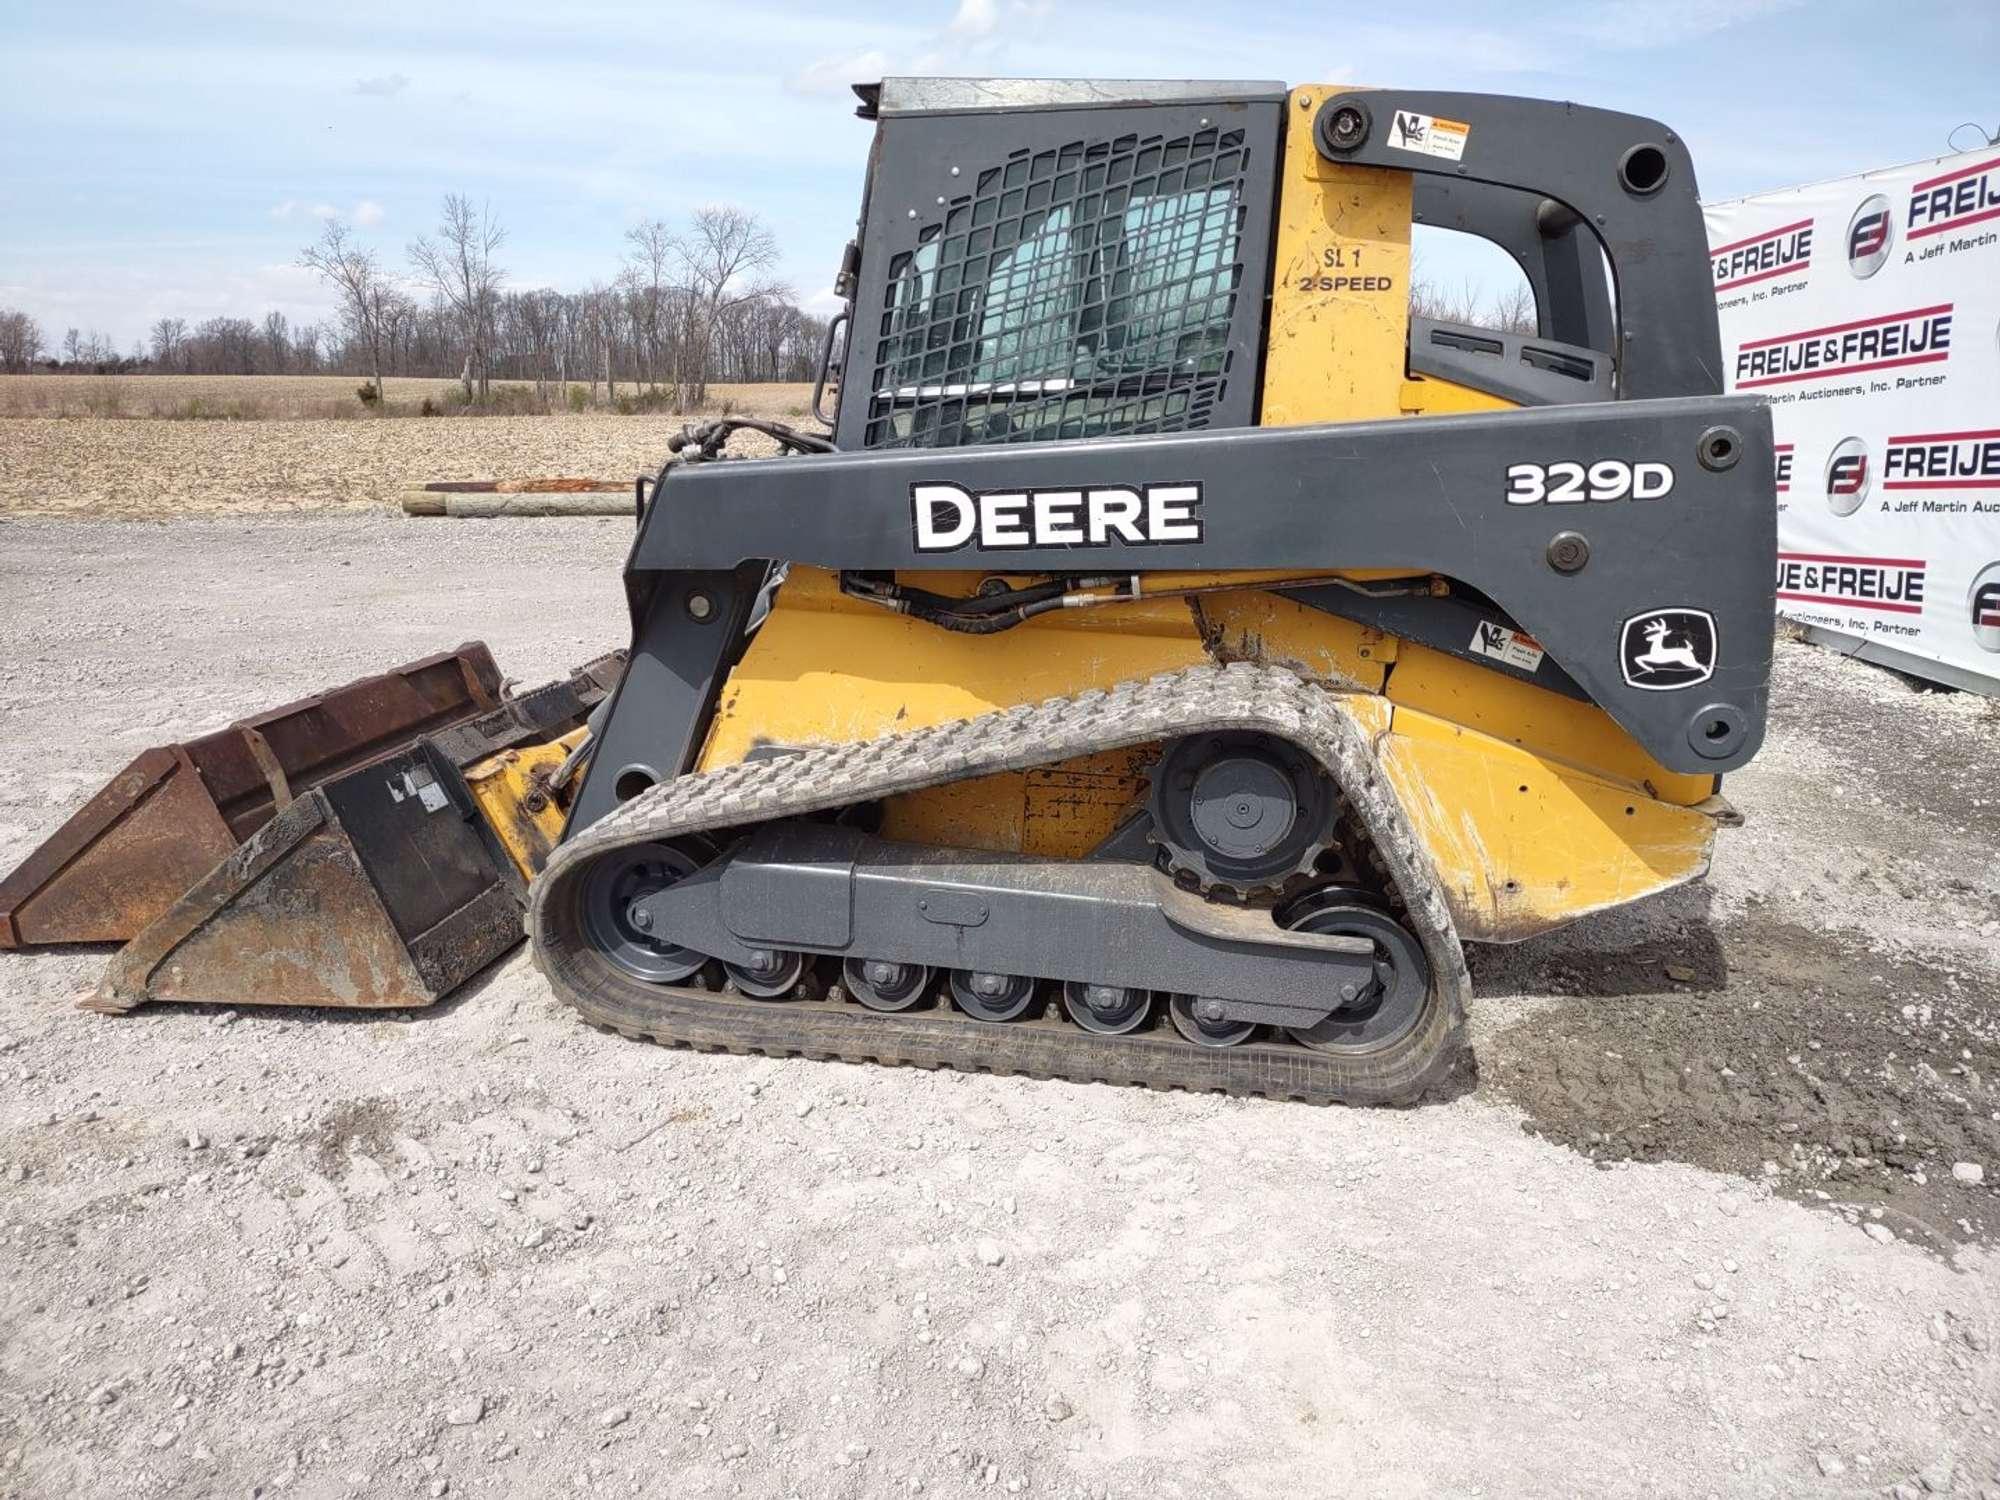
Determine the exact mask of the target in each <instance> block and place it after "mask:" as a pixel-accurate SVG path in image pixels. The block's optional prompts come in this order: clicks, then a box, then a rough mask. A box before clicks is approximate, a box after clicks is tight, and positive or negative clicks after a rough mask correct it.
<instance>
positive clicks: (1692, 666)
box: [1618, 609, 1715, 693]
mask: <svg viewBox="0 0 2000 1500" xmlns="http://www.w3.org/2000/svg"><path fill="white" fill-rule="evenodd" d="M1618 658H1619V664H1620V666H1621V667H1622V668H1623V670H1624V673H1625V685H1626V686H1627V687H1635V688H1642V689H1644V690H1645V691H1647V692H1653V693H1667V692H1672V691H1673V690H1675V689H1676V688H1687V687H1693V686H1694V685H1695V684H1696V683H1698V682H1706V681H1708V679H1709V678H1711V677H1713V676H1714V675H1715V616H1714V615H1712V614H1710V613H1709V612H1708V611H1707V610H1705V609H1649V610H1647V611H1646V612H1645V613H1644V614H1642V615H1634V616H1632V618H1631V619H1629V620H1627V621H1626V622H1625V628H1624V631H1623V632H1622V633H1621V634H1620V636H1619V643H1618Z"/></svg>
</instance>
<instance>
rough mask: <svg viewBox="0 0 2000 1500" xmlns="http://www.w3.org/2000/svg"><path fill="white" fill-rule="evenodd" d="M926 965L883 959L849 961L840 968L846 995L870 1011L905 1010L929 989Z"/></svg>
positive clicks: (927, 967)
mask: <svg viewBox="0 0 2000 1500" xmlns="http://www.w3.org/2000/svg"><path fill="white" fill-rule="evenodd" d="M932 972H933V971H932V969H931V967H930V965H929V964H906V963H897V962H896V961H894V960H892V959H887V958H850V959H848V960H847V962H846V963H844V964H842V965H841V966H840V973H841V977H842V978H843V979H844V980H846V982H847V993H848V994H850V995H852V996H853V997H854V998H855V999H856V1000H859V1001H860V1002H861V1003H862V1004H863V1005H865V1006H867V1007H868V1008H869V1009H870V1010H881V1011H897V1010H908V1009H909V1008H910V1007H911V1006H913V1005H915V1004H916V1003H917V1002H918V1001H919V1000H921V999H923V998H924V994H925V992H926V991H927V990H929V989H930V987H931V974H932Z"/></svg>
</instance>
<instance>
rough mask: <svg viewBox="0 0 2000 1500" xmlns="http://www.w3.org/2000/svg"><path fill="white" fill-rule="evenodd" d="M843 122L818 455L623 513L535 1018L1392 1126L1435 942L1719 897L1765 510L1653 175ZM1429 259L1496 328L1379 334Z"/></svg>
mask: <svg viewBox="0 0 2000 1500" xmlns="http://www.w3.org/2000/svg"><path fill="white" fill-rule="evenodd" d="M859 92H860V94H861V97H862V100H863V105H862V110H861V113H862V115H863V116H864V117H865V118H868V119H872V120H874V121H875V141H874V148H873V151H872V154H871V157H870V164H869V173H868V182H867V189H866V196H865V199H864V206H863V211H862V215H861V226H860V234H859V236H858V237H857V239H856V241H855V243H854V244H853V245H851V246H850V247H849V251H848V255H847V258H846V262H845V265H844V267H843V270H842V273H841V277H840V283H839V290H840V292H841V294H842V295H843V296H844V297H845V298H846V299H847V301H848V313H847V314H846V315H845V316H844V318H843V319H842V320H841V322H840V324H839V325H837V328H839V329H842V330H844V337H841V338H837V339H836V343H837V344H838V346H839V348H840V350H841V351H843V352H841V353H840V356H839V358H838V359H837V360H832V361H830V363H836V364H837V365H838V380H837V406H836V409H835V410H834V412H833V413H832V414H831V415H829V416H827V417H826V418H824V420H826V421H827V422H828V423H829V425H830V428H831V432H830V435H829V436H828V437H826V438H820V437H816V436H809V435H806V434H803V433H797V432H792V431H789V430H783V429H780V430H779V436H780V438H781V441H783V442H784V443H785V444H786V446H787V447H788V449H789V450H790V451H788V453H787V455H786V456H783V457H780V458H776V459H772V460H769V461H763V462H755V463H736V462H716V461H713V460H714V459H716V458H718V457H720V456H722V451H723V445H724V444H725V443H726V441H727V439H728V436H729V433H730V431H731V430H732V429H733V428H734V427H735V426H738V425H741V424H740V423H735V422H732V421H730V420H727V419H725V420H724V421H722V422H719V423H715V424H711V425H710V426H708V427H707V428H704V429H700V430H698V431H694V432H691V433H689V434H686V435H684V440H683V441H682V443H681V449H680V453H679V455H678V461H677V462H675V463H674V464H673V465H672V466H671V467H670V468H669V469H668V470H667V471H665V472H664V473H663V475H662V477H661V479H660V480H659V482H658V483H657V484H656V485H655V486H654V488H653V491H652V495H651V499H650V502H649V503H648V504H647V505H646V507H645V510H644V514H643V516H642V519H641V522H640V527H639V533H638V537H637V540H636V542H635V543H634V546H633V549H632V553H631V556H630V560H629V562H628V565H627V570H626V582H627V590H628V594H629V598H630V604H631V613H632V625H633V631H632V643H631V650H630V656H629V661H628V663H627V664H626V666H625V669H624V672H623V675H622V677H621V679H620V680H619V683H618V686H617V688H616V690H615V693H614V695H613V696H612V698H611V700H610V702H609V705H608V712H605V711H600V713H599V715H598V716H597V720H598V722H597V725H596V728H597V732H596V734H595V736H594V738H593V740H592V741H591V746H590V750H589V761H588V766H587V769H585V770H584V772H583V775H582V779H581V783H580V786H579V787H578V788H577V789H576V790H575V793H574V802H573V805H571V806H570V808H569V812H568V822H567V827H566V830H565V833H564V836H563V841H562V842H561V844H560V845H559V846H558V847H557V848H556V849H555V851H554V853H553V854H552V855H551V856H550V857H549V858H548V861H547V864H546V867H545V868H544V869H543V870H542V871H541V873H540V875H539V876H538V877H537V878H536V879H535V881H534V883H533V885H532V887H531V889H530V892H529V896H528V929H529V935H530V937H531V939H532V941H533V944H534V951H535V958H536V961H537V963H538V964H539V965H540V967H541V969H542V971H543V972H544V973H545V974H546V975H547V976H548V978H549V981H550V982H551V983H552V984H553V986H554V987H555V989H556V991H557V993H558V994H559V995H560V996H561V997H562V998H563V999H564V1000H566V1001H568V1002H569V1003H570V1004H572V1005H574V1006H575V1007H576V1008H577V1009H578V1010H579V1011H580V1012H582V1014H583V1015H584V1016H585V1017H586V1018H587V1019H589V1020H590V1021H593V1022H596V1023H599V1024H601V1025H604V1026H608V1027H612V1028H615V1029H617V1030H619V1031H622V1032H625V1033H628V1034H632V1035H643V1036H649V1037H653V1038H656V1039H659V1040H661V1041H667V1042H675V1043H683V1044H688V1045H692V1046H695V1047H699V1048H716V1049H723V1048H726V1049H729V1050H732V1051H741V1050H756V1051H762V1052H768V1053H775V1054H786V1053H792V1054H804V1055H808V1056H814V1057H843V1058H849V1059H866V1060H877V1061H883V1062H895V1063H912V1064H916V1065H919V1066H926V1067H930V1066H939V1065H943V1066H950V1067H958V1068H968V1069H982V1070H988V1069H990V1070H995V1071H1007V1072H1020V1073H1026V1074H1031V1075H1035V1076H1059V1077H1066V1078H1074V1079H1085V1080H1089V1079H1101V1080H1112V1081H1119V1082H1132V1083H1146V1084H1154V1085H1179V1086H1187V1087H1194V1088H1223V1089H1228V1090H1231V1091H1236V1092H1249V1093H1262V1094H1270V1095H1276V1096H1283V1097H1291V1098H1299V1099H1309V1100H1349V1101H1398V1100H1408V1099H1411V1098H1414V1097H1416V1096H1418V1095H1420V1094H1422V1093H1423V1092H1424V1091H1425V1090H1426V1089H1428V1088H1430V1087H1431V1086H1433V1085H1434V1084H1435V1083H1436V1082H1438V1081H1439V1080H1440V1079H1442V1078H1444V1077H1445V1076H1446V1075H1447V1074H1448V1073H1449V1072H1450V1070H1451V1069H1452V1067H1453V1065H1454V1062H1455V1060H1456V1058H1457V1056H1458V1053H1459V1049H1460V1044H1461V1043H1460V1036H1461V1029H1462V1021H1463V1014H1464V1007H1465V1002H1466V994H1467V988H1468V983H1467V977H1466V970H1465V966H1464V962H1463V958H1462V956H1461V951H1460V944H1461V942H1462V941H1468V940H1470V941H1479V942H1506V941H1511V940H1515V939H1519V938H1523V937H1526V936H1529V935H1531V934H1534V933H1538V932H1542V931H1545V930H1547V929H1548V928H1551V927H1553V926H1556V925H1558V924H1560V923H1563V922H1566V921H1569V920H1571V919H1573V918H1575V917H1577V916H1580V915H1582V914H1583V913H1586V912H1590V911H1594V910H1598V909H1601V908H1604V907H1607V906H1612V905H1616V904H1620V903H1624V902H1629V901H1632V900H1635V899H1637V898H1639V897H1642V896H1645V895H1648V894H1651V893H1653V892H1657V891H1660V890H1663V889H1666V888H1668V887H1670V886H1674V885H1677V884H1679V883H1682V882H1684V881H1687V880H1690V879H1693V878H1696V877H1697V876H1699V875H1700V874H1701V873H1702V872H1703V871H1704V870H1705V868H1706V866H1707V861H1708V858H1709V852H1710V847H1711V843H1712V841H1713V837H1714V833H1715V829H1716V827H1717V825H1718V824H1720V823H1724V822H1727V821H1729V819H1730V813H1729V809H1728V807H1727V805H1726V804H1725V803H1723V802H1722V801H1721V800H1720V798H1719V796H1718V784H1719V783H1718V778H1719V776H1720V773H1722V772H1725V771H1728V770H1731V769H1733V768H1735V767H1737V766H1740V765H1742V764H1743V763H1744V762H1745V761H1746V760H1748V759H1749V758H1750V756H1751V755H1752V754H1753V753H1754V752H1755V750H1756V749H1757V746H1758V743H1759V740H1760V738H1761V736H1762V734H1763V729H1764V717H1765V697H1766V685H1767V678H1768V672H1769V663H1770V642H1771V610H1772V577H1773V571H1774V561H1775V558H1774V552H1775V507H1774V494H1773V479H1772V455H1771V433H1770V423H1769V419H1768V416H1767V414H1766V412H1765V411H1764V410H1763V408H1762V407H1761V405H1760V404H1759V403H1758V402H1756V401H1755V400H1753V399H1747V398H1735V397H1724V396H1722V395H1721V394H1719V392H1720V369H1721V362H1720V358H1719V350H1718V342H1717V333H1716V321H1715V314H1714V305H1713V297H1712V292H1711V289H1710V277H1709V270H1708V262H1707V247H1706V241H1705V238H1704V234H1703V226H1702V219H1701V214H1700V210H1699V208H1698V205H1697V201H1696V195H1695V181H1694V173H1693V170H1692V167H1691V166H1690V163H1689V160H1688V155H1687V152H1686V150H1685V149H1684V147H1683V146H1682V144H1681V142H1680V141H1679V139H1678V138H1677V137H1676V136H1675V135H1674V134H1673V133H1672V132H1670V131H1668V130H1666V129H1665V128H1664V127H1662V126H1660V125H1658V124H1656V123H1654V122H1652V121H1649V120H1643V119H1638V118H1635V117H1632V116H1627V115H1621V114H1613V113H1607V112H1604V111H1600V110H1592V109H1581V108H1576V107H1573V106H1569V105H1559V104H1545V103H1537V102H1531V101H1526V100H1520V99H1510V98H1496V97H1482V96H1476V95H1466V94H1441V93H1412V92H1403V91H1395V90H1389V91H1376V90H1360V89H1352V88H1320V87H1305V88H1299V89H1293V90H1290V91H1287V90H1286V89H1284V88H1283V87H1281V86H1279V85H1275V84H1264V83H1169V84H1161V83H1107V82H1091V83H1085V82H1071V81H1058V82H1028V81H1019V80H988V81H967V80H902V79H898V80H890V81H888V82H885V83H883V84H881V85H879V86H874V87H869V88H865V89H862V90H859ZM1413 223H1415V224H1426V225H1436V226H1441V227H1445V228H1450V229H1455V230H1459V231H1464V232H1468V233H1470V234H1473V235H1477V236H1481V237H1483V238H1485V239H1487V240H1490V241H1493V242H1495V243H1496V244H1498V245H1499V246H1500V247H1501V248H1503V249H1504V250H1505V251H1506V252H1508V253H1509V254H1510V255H1511V256H1512V257H1513V258H1514V259H1515V261H1517V262H1518V263H1519V265H1520V267H1521V269H1522V271H1523V272H1524V273H1525V275H1526V277H1527V279H1528V283H1529V285H1530V286H1531V288H1532V290H1533V292H1534V298H1535V307H1536V310H1535V329H1534V331H1533V332H1528V333H1515V332H1496V331H1493V330H1490V329H1484V328H1473V327H1464V326H1457V325H1453V324H1448V323H1442V322H1435V321H1430V320H1427V319H1424V318H1421V317H1412V316H1411V314H1410V304H1409V279H1410V239H1411V226H1412V224H1413ZM832 352H833V350H832V348H831V347H830V353H832ZM447 769H448V767H447ZM409 815H410V816H415V815H416V814H415V812H414V811H413V810H412V811H409ZM233 998H238V999H256V998H259V997H258V996H256V995H242V996H236V997H233ZM271 998H276V997H271Z"/></svg>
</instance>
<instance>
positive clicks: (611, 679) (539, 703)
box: [82, 652, 624, 1013]
mask: <svg viewBox="0 0 2000 1500" xmlns="http://www.w3.org/2000/svg"><path fill="white" fill-rule="evenodd" d="M623 665H624V655H623V653H622V652H620V653H613V654H612V655H609V656H605V657H602V658H600V659H598V660H597V661H594V662H592V663H590V664H589V665H588V666H585V667H582V668H580V669H579V670H577V671H576V672H575V673H573V674H571V675H570V676H569V677H567V678H564V679H562V680H560V681H558V682H554V683H550V684H548V685H547V686H545V687H541V688H537V689H535V690H534V691H532V692H527V693H521V694H519V695H517V696H514V697H511V698H508V699H506V700H505V701H504V702H502V703H501V704H500V705H499V706H498V707H497V708H495V709H493V710H492V711H491V712H489V713H485V714H482V715H480V716H478V717H476V718H473V719H468V720H466V721H464V722H462V723H458V724H454V725H451V726H450V727H448V728H446V729H443V730H441V731H440V732H438V733H436V734H431V735H425V736H423V737H422V738H420V739H418V740H417V741H416V743H414V744H413V745H410V746H407V747H406V748H404V749H402V750H399V751H397V752H395V753H394V754H392V755H389V756H387V757H385V758H383V759H379V760H375V761H372V762H370V763H369V764H367V765H365V766H362V767H360V768H359V769H356V770H351V771H348V772H346V773H345V774H344V775H340V776H336V777H334V778H333V779H331V780H329V781H327V782H325V783H324V784H323V785H321V786H318V787H316V788H314V789H313V790H312V791H310V792H308V793H306V794H305V795H304V796H301V797H297V798H295V799H293V800H292V801H291V802H290V803H289V804H287V805H286V806H285V807H284V808H282V809H281V810H280V811H279V812H278V814H277V816H276V817H274V818H272V819H271V820H270V821H269V822H267V823H266V824H265V825H264V826H263V827H262V828H260V829H258V830H257V832H255V833H253V834H252V835H251V836H250V837H249V839H248V840H247V841H245V842H244V843H243V845H242V846H241V847H240V848H237V849H236V850H234V851H233V852H232V853H230V854H228V855H227V857H225V858H224V859H223V860H222V861H221V862H220V863H219V864H217V865H216V866H215V867H214V868H213V869H211V870H209V871H207V872H206V873H204V874H203V875H202V876H201V878H200V879H199V880H197V881H196V882H195V883H194V884H193V885H192V887H191V888H190V889H188V890H187V891H186V893H185V894H183V895H181V896H180V897H179V898H178V899H177V900H175V901H173V902H172V903H171V904H170V905H169V906H168V907H167V909H166V910H165V911H164V912H163V913H162V914H161V915H160V916H159V917H158V918H157V919H156V920H155V921H153V922H152V923H150V924H149V925H148V926H147V927H146V928H145V929H144V930H143V931H141V932H140V933H139V934H138V935H137V936H136V937H135V938H133V940H132V941H131V942H130V943H128V944H126V945H125V947H124V948H122V949H120V950H119V952H118V953H117V955H116V956H115V957H114V958H113V959H112V961H111V966H110V968H109V970H108V972H107V973H106V975H105V977H104V980H103V982H102V983H101V984H100V985H99V986H98V988H97V990H96V991H95V993H93V994H92V995H90V996H88V997H87V998H85V999H84V1000H83V1001H82V1004H83V1007H84V1008H85V1009H87V1010H95V1011H100V1012H105V1013H118V1012H123V1011H128V1010H131V1009H132V1008H134V1007H135V1006H137V1005H140V1004H143V1003H144V1002H146V1001H148V1000H178V1001H194V1002H208V1003H213V1004H220V1005H318V1006H340V1007H359V1008H368V1007H387V1006H395V1007H402V1006H422V1005H429V1004H430V1003H432V1002H433V1001H435V1000H437V999H438V998H440V997H441V996H443V995H445V994H448V993H449V992H450V991H452V990H454V989H456V988H457V987H458V986H459V985H461V984H463V983H464V982H465V981H466V980H468V979H470V978H471V977H472V976H473V975H475V974H477V973H478V972H479V971H480V970H481V969H483V968H485V967H486V966H487V965H488V964H490V963H492V962H493V961H494V960H495V959H497V958H499V957H501V956H502V955H503V954H505V953H506V952H507V951H508V950H509V949H511V948H512V947H513V946H514V945H515V944H516V943H518V942H520V941H521V937H522V927H521V912H522V908H523V906H524V904H525V901H526V896H527V882H528V879H529V878H530V877H531V875H532V874H533V873H534V872H535V871H536V870H538V869H539V868H540V864H541V861H542V860H543V859H545V858H546V857H547V851H548V850H549V849H550V848H552V847H553V846H554V843H555V840H556V839H557V838H559V837H560V836H561V833H562V826H563V819H564V817H565V816H566V813H567V803H566V800H565V799H564V797H563V795H562V794H561V793H560V792H559V791H558V790H557V789H556V788H554V787H553V786H552V781H553V773H554V772H555V770H556V768H557V767H558V766H560V765H561V763H562V762H563V760H564V758H565V756H566V754H567V753H568V751H570V750H571V749H574V748H575V747H576V746H577V744H578V743H579V742H580V741H581V740H582V739H583V738H584V737H585V735H586V734H587V730H586V729H585V728H584V722H585V720H586V718H587V717H588V715H589V713H590V711H591V709H592V708H594V707H595V706H596V705H597V704H598V703H600V702H602V701H603V700H604V698H605V696H606V695H607V694H608V693H609V692H610V691H611V689H612V688H613V687H615V686H616V684H617V679H618V674H619V672H620V671H621V670H622V668H623Z"/></svg>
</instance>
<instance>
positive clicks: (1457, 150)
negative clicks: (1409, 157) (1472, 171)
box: [1389, 109, 1472, 161]
mask: <svg viewBox="0 0 2000 1500" xmlns="http://www.w3.org/2000/svg"><path fill="white" fill-rule="evenodd" d="M1471 138H1472V127H1471V126H1470V125H1467V124H1466V123H1465V122H1464V121H1462V120H1441V119H1439V118H1438V117H1437V116H1436V115H1420V114H1418V113H1416V112H1415V111H1414V110H1408V109H1399V110H1397V111H1396V113H1395V116H1394V118H1392V119H1391V120H1390V121H1389V144H1390V145H1391V146H1394V147H1395V148H1396V149H1397V150H1398V151H1415V152H1417V153H1419V154H1420V155H1423V156H1441V157H1443V158H1444V159H1445V160H1446V161H1457V160H1458V159H1459V158H1460V157H1462V156H1464V155H1465V143H1466V142H1467V141H1468V140H1470V139H1471Z"/></svg>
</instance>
